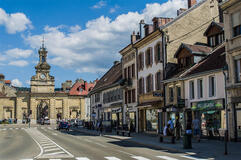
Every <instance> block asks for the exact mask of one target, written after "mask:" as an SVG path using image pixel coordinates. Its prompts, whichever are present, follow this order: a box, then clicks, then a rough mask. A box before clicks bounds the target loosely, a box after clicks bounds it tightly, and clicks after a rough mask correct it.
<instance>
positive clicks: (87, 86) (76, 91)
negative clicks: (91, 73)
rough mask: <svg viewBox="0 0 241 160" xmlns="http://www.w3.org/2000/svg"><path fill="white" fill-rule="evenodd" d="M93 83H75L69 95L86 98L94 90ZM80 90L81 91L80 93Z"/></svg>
mask: <svg viewBox="0 0 241 160" xmlns="http://www.w3.org/2000/svg"><path fill="white" fill-rule="evenodd" d="M94 86H95V84H94V83H88V82H76V83H75V84H74V85H73V86H72V87H71V89H70V91H69V95H79V96H86V95H88V93H89V92H90V91H91V90H92V89H93V88H94ZM80 89H81V91H80Z"/></svg>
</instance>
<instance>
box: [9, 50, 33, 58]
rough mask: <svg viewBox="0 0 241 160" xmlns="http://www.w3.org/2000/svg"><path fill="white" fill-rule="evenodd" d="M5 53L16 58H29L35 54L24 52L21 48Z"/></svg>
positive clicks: (29, 51) (28, 51)
mask: <svg viewBox="0 0 241 160" xmlns="http://www.w3.org/2000/svg"><path fill="white" fill-rule="evenodd" d="M5 53H6V55H8V56H10V57H14V58H27V57H29V56H30V55H31V54H32V53H33V51H32V50H29V49H27V50H23V49H19V48H14V49H10V50H7V51H6V52H5Z"/></svg>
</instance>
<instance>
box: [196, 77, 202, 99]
mask: <svg viewBox="0 0 241 160" xmlns="http://www.w3.org/2000/svg"><path fill="white" fill-rule="evenodd" d="M197 97H198V98H200V97H201V95H200V80H197Z"/></svg>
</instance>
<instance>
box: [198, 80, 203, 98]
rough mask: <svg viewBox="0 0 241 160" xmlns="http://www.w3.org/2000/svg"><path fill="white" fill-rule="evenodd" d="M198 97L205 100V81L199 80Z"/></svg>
mask: <svg viewBox="0 0 241 160" xmlns="http://www.w3.org/2000/svg"><path fill="white" fill-rule="evenodd" d="M197 96H198V98H203V80H202V79H198V80H197Z"/></svg>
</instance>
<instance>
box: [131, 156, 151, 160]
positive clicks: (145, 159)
mask: <svg viewBox="0 0 241 160" xmlns="http://www.w3.org/2000/svg"><path fill="white" fill-rule="evenodd" d="M132 158H134V159H137V160H150V159H148V158H145V157H141V156H132Z"/></svg>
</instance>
